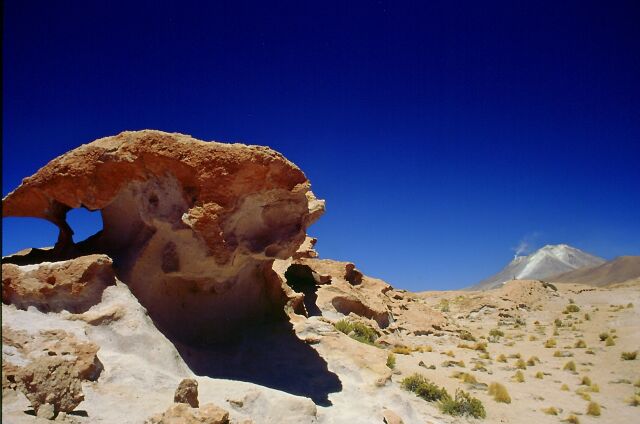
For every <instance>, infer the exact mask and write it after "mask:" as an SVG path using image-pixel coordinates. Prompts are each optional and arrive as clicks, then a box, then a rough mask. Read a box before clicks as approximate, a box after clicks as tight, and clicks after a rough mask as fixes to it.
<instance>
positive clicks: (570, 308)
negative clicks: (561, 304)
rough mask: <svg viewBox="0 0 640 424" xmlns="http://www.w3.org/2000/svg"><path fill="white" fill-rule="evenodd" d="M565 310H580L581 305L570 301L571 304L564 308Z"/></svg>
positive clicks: (569, 311)
mask: <svg viewBox="0 0 640 424" xmlns="http://www.w3.org/2000/svg"><path fill="white" fill-rule="evenodd" d="M564 311H565V312H566V313H572V312H580V307H579V306H578V305H576V304H575V303H570V304H568V305H567V307H566V308H565V309H564Z"/></svg>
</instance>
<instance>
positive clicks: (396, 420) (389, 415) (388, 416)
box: [382, 409, 404, 424]
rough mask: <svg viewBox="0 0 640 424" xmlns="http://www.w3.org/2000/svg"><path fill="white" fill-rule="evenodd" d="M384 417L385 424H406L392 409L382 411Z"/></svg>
mask: <svg viewBox="0 0 640 424" xmlns="http://www.w3.org/2000/svg"><path fill="white" fill-rule="evenodd" d="M382 416H383V417H384V418H383V422H384V423H385V424H404V421H402V418H400V416H399V415H398V414H396V413H395V412H393V411H392V410H390V409H384V410H382Z"/></svg>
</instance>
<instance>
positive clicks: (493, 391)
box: [489, 382, 511, 403]
mask: <svg viewBox="0 0 640 424" xmlns="http://www.w3.org/2000/svg"><path fill="white" fill-rule="evenodd" d="M489 396H493V400H495V401H496V402H501V403H511V396H509V392H508V391H507V388H506V387H504V386H503V385H502V384H500V383H495V382H494V383H491V384H489Z"/></svg>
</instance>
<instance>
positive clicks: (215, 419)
mask: <svg viewBox="0 0 640 424" xmlns="http://www.w3.org/2000/svg"><path fill="white" fill-rule="evenodd" d="M228 423H229V412H227V411H225V410H224V409H222V408H220V407H218V406H216V405H214V404H212V403H207V404H205V405H203V406H202V407H201V408H191V407H190V406H189V405H187V404H186V403H174V404H173V405H171V406H170V407H169V409H167V410H166V411H165V412H163V413H161V414H157V415H154V416H152V417H151V418H149V419H147V420H146V421H145V424H228Z"/></svg>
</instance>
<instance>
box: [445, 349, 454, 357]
mask: <svg viewBox="0 0 640 424" xmlns="http://www.w3.org/2000/svg"><path fill="white" fill-rule="evenodd" d="M444 354H445V355H447V356H450V357H451V358H453V357H455V356H456V354H455V353H453V351H452V350H450V351H448V352H444Z"/></svg>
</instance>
